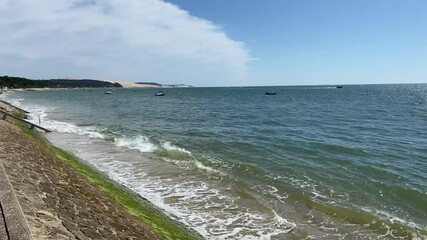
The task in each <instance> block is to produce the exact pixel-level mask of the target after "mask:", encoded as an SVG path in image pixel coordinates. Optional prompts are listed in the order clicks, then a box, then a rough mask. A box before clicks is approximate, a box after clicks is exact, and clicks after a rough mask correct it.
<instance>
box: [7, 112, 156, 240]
mask: <svg viewBox="0 0 427 240" xmlns="http://www.w3.org/2000/svg"><path fill="white" fill-rule="evenodd" d="M0 160H1V161H2V162H3V166H4V169H5V170H6V172H7V175H8V177H9V180H10V182H11V184H12V187H13V189H14V191H15V193H16V196H17V198H18V200H19V203H20V204H21V207H22V210H23V212H24V215H25V217H26V219H27V221H28V224H29V226H30V230H31V232H32V234H33V236H34V238H35V239H55V240H59V239H161V237H160V236H158V235H157V234H155V233H153V232H152V231H151V229H149V228H148V227H147V226H146V225H145V224H144V223H142V222H141V221H140V220H139V219H137V218H136V217H134V216H131V215H130V214H128V213H127V212H126V210H125V209H124V208H123V207H122V206H121V205H120V204H118V203H116V202H115V201H113V200H111V198H109V197H108V196H107V195H106V193H104V192H103V191H101V190H100V189H99V188H98V187H97V186H96V185H95V184H93V183H91V182H89V181H88V180H86V179H85V178H84V177H83V176H82V175H80V173H78V172H77V171H76V170H75V169H74V168H72V167H70V166H69V165H68V164H67V163H65V162H64V161H63V160H61V159H58V158H57V157H56V156H55V155H54V154H53V153H52V152H50V151H49V150H47V149H46V147H45V146H43V145H42V144H41V143H40V142H39V141H37V140H35V139H30V138H28V137H25V136H24V135H23V134H22V132H21V130H20V129H18V128H17V127H16V126H15V125H13V124H11V123H8V122H5V121H2V120H0Z"/></svg>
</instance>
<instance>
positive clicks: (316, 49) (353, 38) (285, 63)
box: [171, 0, 427, 85]
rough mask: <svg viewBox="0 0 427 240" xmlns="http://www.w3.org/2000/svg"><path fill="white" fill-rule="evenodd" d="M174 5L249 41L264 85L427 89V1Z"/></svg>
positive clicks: (254, 0) (186, 0) (252, 0)
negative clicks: (413, 85) (388, 85)
mask: <svg viewBox="0 0 427 240" xmlns="http://www.w3.org/2000/svg"><path fill="white" fill-rule="evenodd" d="M171 2H173V3H175V4H177V5H178V6H180V7H181V8H183V9H185V10H188V11H189V12H191V13H192V14H193V15H195V16H198V17H201V18H205V19H208V20H210V21H213V22H215V23H217V24H219V25H220V26H222V28H223V29H224V30H225V32H226V33H227V34H228V35H229V36H230V37H231V38H233V39H236V40H238V41H243V42H244V43H245V46H246V48H247V49H248V51H249V52H250V54H251V57H252V58H254V59H255V60H254V61H251V62H250V64H249V66H250V72H251V77H252V78H253V81H254V82H256V83H259V84H260V85H264V84H267V85H270V84H271V85H282V84H285V85H288V84H297V85H298V84H349V83H406V82H423V83H426V82H427V14H426V12H427V1H415V0H409V1H396V0H375V1H372V0H370V1H365V0H357V1H350V0H336V1H333V0H299V1H296V0H290V1H285V0H270V1H260V0H245V1H228V0H215V1H209V0H171Z"/></svg>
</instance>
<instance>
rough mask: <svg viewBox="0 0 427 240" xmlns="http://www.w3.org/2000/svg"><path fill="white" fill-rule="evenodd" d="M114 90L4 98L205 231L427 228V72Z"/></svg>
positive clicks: (264, 235) (272, 234) (238, 234)
mask: <svg viewBox="0 0 427 240" xmlns="http://www.w3.org/2000/svg"><path fill="white" fill-rule="evenodd" d="M107 90H108V89H75V90H49V91H16V92H7V93H4V94H2V95H0V98H3V99H5V100H7V101H10V102H11V103H13V104H15V105H17V106H20V107H21V108H24V109H26V110H28V111H30V112H31V113H30V119H31V121H33V122H34V123H37V124H38V123H41V125H42V126H43V127H45V128H48V129H51V130H53V132H52V133H48V134H46V137H47V138H48V139H49V140H50V141H51V142H52V143H54V144H55V145H57V146H59V147H61V148H63V149H65V150H67V151H70V152H72V153H73V154H75V155H76V156H78V157H79V158H80V159H81V160H82V161H84V162H86V163H87V164H90V165H91V166H92V167H94V168H96V169H98V170H99V171H102V172H104V173H105V174H106V175H108V176H109V177H110V178H111V179H113V180H115V181H117V182H118V183H120V184H122V185H124V186H126V187H127V188H129V189H131V190H132V191H134V192H135V193H137V194H139V195H141V196H142V197H144V198H146V199H147V200H149V201H151V202H152V203H153V204H154V205H156V206H157V207H158V208H160V209H162V210H163V211H164V212H165V213H166V214H168V215H169V216H170V217H172V218H174V219H176V220H178V221H180V222H182V223H183V224H185V225H187V226H188V227H190V228H192V229H194V230H196V231H197V232H198V233H200V234H201V235H202V236H203V237H205V238H206V239H427V84H400V85H399V84H396V85H345V86H343V88H336V87H335V86H276V87H224V88H165V89H162V90H163V92H164V93H165V96H160V97H158V96H157V97H156V96H154V94H155V93H156V92H157V90H158V89H113V90H112V94H104V92H105V91H107ZM108 91H110V90H108ZM268 91H274V92H276V93H277V94H276V95H266V94H265V93H266V92H268Z"/></svg>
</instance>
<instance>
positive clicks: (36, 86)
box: [0, 76, 192, 93]
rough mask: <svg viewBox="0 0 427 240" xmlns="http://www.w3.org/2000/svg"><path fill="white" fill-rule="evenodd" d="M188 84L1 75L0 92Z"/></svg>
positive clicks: (177, 85) (179, 86)
mask: <svg viewBox="0 0 427 240" xmlns="http://www.w3.org/2000/svg"><path fill="white" fill-rule="evenodd" d="M186 87H192V86H190V85H187V84H160V83H155V82H135V83H132V82H125V81H111V80H95V79H37V80H34V79H28V78H22V77H11V76H0V93H1V92H2V91H5V90H8V89H25V90H46V89H58V88H61V89H63V88H186Z"/></svg>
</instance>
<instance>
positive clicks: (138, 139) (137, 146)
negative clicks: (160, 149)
mask: <svg viewBox="0 0 427 240" xmlns="http://www.w3.org/2000/svg"><path fill="white" fill-rule="evenodd" d="M114 142H115V144H116V146H118V147H126V148H129V149H133V150H138V151H139V152H141V153H147V152H154V150H156V149H157V147H156V145H154V144H153V143H151V142H150V140H149V139H148V138H147V137H145V136H141V135H139V136H135V137H122V138H116V139H114Z"/></svg>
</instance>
